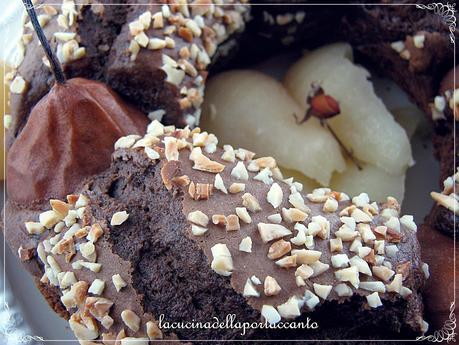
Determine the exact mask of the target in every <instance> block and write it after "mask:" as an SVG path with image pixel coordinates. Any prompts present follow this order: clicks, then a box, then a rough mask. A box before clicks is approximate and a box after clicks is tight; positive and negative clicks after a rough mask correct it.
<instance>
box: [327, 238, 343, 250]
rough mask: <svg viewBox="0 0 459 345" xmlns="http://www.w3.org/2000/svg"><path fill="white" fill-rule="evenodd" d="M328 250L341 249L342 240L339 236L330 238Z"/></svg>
mask: <svg viewBox="0 0 459 345" xmlns="http://www.w3.org/2000/svg"><path fill="white" fill-rule="evenodd" d="M330 251H331V252H332V253H333V252H341V251H343V241H342V240H341V238H332V239H330Z"/></svg>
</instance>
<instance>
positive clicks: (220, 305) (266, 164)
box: [5, 122, 426, 340]
mask: <svg viewBox="0 0 459 345" xmlns="http://www.w3.org/2000/svg"><path fill="white" fill-rule="evenodd" d="M164 130H165V129H164V127H162V125H160V124H159V123H158V122H154V123H153V125H150V127H149V134H147V135H146V136H145V137H144V138H143V139H140V140H138V141H137V142H136V144H134V143H132V142H130V141H128V140H126V138H127V137H123V138H121V139H120V140H119V141H118V143H117V145H118V147H119V149H118V150H117V151H115V153H114V156H113V162H112V165H111V167H110V168H109V169H108V170H107V171H105V172H104V173H102V174H100V175H98V176H95V177H94V178H91V179H89V180H87V181H86V182H85V183H84V185H83V186H82V187H81V188H80V189H79V190H78V191H77V192H78V193H80V192H81V193H82V194H81V195H80V196H78V195H74V196H69V197H68V201H67V203H64V202H63V203H59V202H56V201H52V205H53V208H54V210H52V211H45V212H42V213H40V212H41V211H44V210H45V209H49V206H46V205H44V204H42V205H37V206H36V208H35V210H30V209H20V208H18V206H17V205H15V204H14V203H13V202H11V201H10V202H9V203H8V205H7V209H6V221H7V223H6V229H5V230H6V234H7V239H8V241H9V244H10V246H11V247H12V248H13V249H14V250H15V251H16V250H18V249H20V248H21V250H20V253H21V252H22V253H23V255H22V259H23V260H24V261H25V264H26V266H27V267H28V268H29V269H30V270H32V274H34V275H35V276H40V275H41V274H42V273H43V270H44V275H43V277H42V278H41V281H42V283H44V284H49V285H51V286H53V285H54V286H60V289H61V291H62V292H61V293H62V294H63V296H62V297H61V301H62V302H61V303H64V305H66V307H67V310H68V312H69V313H70V314H71V315H72V316H71V318H70V324H71V327H72V329H73V330H74V332H75V333H76V335H77V337H79V338H80V339H81V338H82V337H83V336H90V337H92V339H96V338H97V337H99V336H100V337H104V336H105V337H106V338H107V337H113V336H116V335H118V334H119V332H121V336H122V334H123V332H125V333H126V335H127V336H128V337H145V336H146V335H148V336H150V338H152V339H153V338H154V337H157V336H159V335H158V334H161V336H164V337H172V338H175V337H178V338H179V339H195V340H199V339H273V338H277V339H322V338H324V337H325V338H330V339H333V338H334V339H336V338H337V337H339V339H345V338H346V337H348V338H353V337H358V338H361V339H365V338H374V339H383V338H385V339H397V338H400V337H402V338H413V337H414V336H415V335H416V334H420V333H422V332H423V331H424V330H425V327H426V326H425V324H424V322H423V321H422V312H423V305H422V300H421V297H420V289H421V287H422V285H423V284H424V280H425V276H424V272H423V270H422V262H421V259H420V255H419V244H418V242H417V240H416V234H415V231H416V226H415V224H414V223H413V221H412V219H411V218H410V217H407V216H404V217H401V218H399V216H398V213H399V205H398V204H397V203H396V201H395V200H393V199H388V202H387V203H386V204H383V205H376V204H374V203H373V204H371V203H370V202H369V200H368V199H367V196H366V195H360V196H359V197H357V198H354V199H353V200H352V201H351V200H349V199H348V198H347V196H346V195H345V194H343V193H338V192H332V191H330V190H327V189H319V190H316V191H315V192H313V193H311V194H308V195H302V194H301V193H300V192H299V191H298V190H301V185H300V184H298V183H295V182H294V181H293V180H290V179H287V180H284V181H282V179H281V177H280V175H279V172H278V169H277V166H276V164H275V161H274V159H272V158H271V157H260V158H259V159H256V158H254V157H253V154H252V153H250V152H249V151H246V150H242V149H238V150H233V149H230V148H229V147H227V146H226V147H225V150H224V151H223V150H221V149H217V148H216V147H215V145H216V144H217V142H216V138H215V137H214V136H212V135H209V134H207V133H206V132H203V133H199V130H195V131H194V132H193V133H192V134H190V131H189V130H187V129H185V130H174V129H171V128H166V132H167V133H168V134H166V135H165V136H164V137H162V134H163V133H164ZM156 135H161V137H160V138H161V139H158V138H157V137H156ZM188 137H189V139H188ZM160 140H161V141H160ZM163 142H164V143H165V144H164V143H163ZM123 143H124V144H123ZM133 146H134V147H133ZM208 151H209V152H210V153H209V152H208ZM202 152H205V153H202ZM190 155H191V156H190ZM190 157H191V159H192V160H191V159H190ZM236 157H239V158H236ZM247 168H248V169H249V170H251V171H250V172H248V171H247ZM218 171H219V174H218V175H216V174H217V172H218ZM244 171H245V172H244ZM246 174H247V175H246ZM273 175H274V176H273ZM216 176H219V177H221V180H220V178H219V177H216ZM222 183H223V184H222ZM231 183H235V184H234V185H231ZM242 184H244V190H241V189H242V188H243V187H242ZM230 185H231V187H230ZM222 186H226V187H225V188H223V187H222ZM273 186H275V187H273ZM274 190H277V192H273V191H274ZM225 191H226V193H225ZM280 191H282V192H281V193H282V195H283V197H282V198H280V199H279V194H275V195H277V196H276V197H275V198H274V199H273V196H272V195H273V193H280ZM268 195H270V196H269V197H268ZM272 203H274V205H275V207H274V206H273V205H272ZM257 205H258V206H257ZM356 205H359V206H356ZM297 207H299V208H297ZM301 209H302V211H301ZM56 210H58V211H56ZM65 210H66V211H67V215H66V216H65V217H63V214H62V213H61V214H59V212H64V213H65ZM356 210H357V211H356ZM364 210H365V211H364ZM197 211H199V212H197ZM201 212H202V214H201ZM39 213H40V216H39ZM273 214H276V216H273V217H270V219H271V221H270V220H268V218H267V217H269V216H270V215H273ZM346 214H348V215H349V216H345V215H346ZM203 215H204V217H203ZM206 217H207V224H205V219H206ZM292 217H293V218H292ZM342 217H344V218H342ZM37 219H39V220H40V222H41V223H40V222H38V223H37V222H36V220H37ZM210 219H212V220H210ZM249 219H250V222H249ZM293 219H295V220H293ZM352 219H354V221H352ZM343 220H344V222H345V223H343ZM355 220H357V225H356V224H355ZM25 222H31V223H27V224H26V225H24V223H25ZM203 222H204V223H203ZM196 223H199V224H196ZM43 224H44V225H45V226H46V227H49V228H50V230H46V229H45V226H44V225H43ZM58 224H59V225H58ZM260 224H262V225H260ZM263 224H264V225H263ZM295 224H296V225H295ZM327 224H328V225H329V227H328V225H327ZM346 224H349V225H346ZM382 224H386V225H382ZM354 226H355V230H352V227H354ZM349 227H351V228H349ZM293 228H295V230H293ZM13 229H19V230H16V231H14V230H13ZM51 229H53V230H54V231H52V230H51ZM267 229H268V230H267ZM273 229H274V231H272V230H273ZM338 230H339V231H338ZM279 231H281V233H279ZM285 231H288V233H287V232H285ZM302 232H304V233H303V234H304V235H306V234H308V235H307V236H310V237H305V238H303V239H302V236H301V234H300V233H302ZM294 235H296V236H294ZM247 237H250V238H251V245H250V246H249V247H247V246H246V244H247V242H245V245H243V244H241V241H242V239H244V238H247ZM332 238H333V239H334V240H333V241H330V239H332ZM356 239H357V240H356ZM307 240H308V241H309V242H308V244H306V242H305V241H307ZM311 240H312V242H311ZM242 242H244V241H242ZM273 243H277V244H275V245H274V246H273ZM223 245H224V246H225V247H226V248H227V249H228V250H229V253H230V259H231V264H229V262H228V257H225V256H223V258H222V257H219V255H218V251H216V249H215V248H216V246H217V247H221V246H223ZM279 245H281V247H279ZM284 246H288V247H289V248H288V250H287V251H284V249H282V251H280V252H279V251H278V250H279V248H285V247H284ZM351 247H352V251H351V250H350V249H351ZM359 247H360V248H361V249H360V250H359ZM365 247H366V248H367V249H365ZM270 248H271V249H270ZM332 248H334V249H333V252H332V251H331V250H332ZM362 248H364V249H362ZM292 249H293V250H295V249H296V250H300V252H291V250H292ZM242 250H245V251H242ZM290 252H291V253H290ZM26 253H27V255H25V254H26ZM289 253H290V254H289ZM267 254H268V255H270V257H271V259H270V258H268V256H267ZM311 255H312V256H311ZM336 255H338V256H336ZM359 255H360V256H361V257H360V256H359ZM332 256H333V258H332ZM346 258H347V259H346ZM348 259H351V261H350V263H349V261H348ZM296 260H298V262H296ZM319 261H320V262H322V264H319V263H318V262H319ZM305 262H308V263H309V264H305ZM43 263H44V265H43ZM298 267H301V269H302V270H300V271H298ZM357 267H358V268H357ZM370 267H371V269H370ZM375 267H376V268H375ZM343 269H344V271H343ZM303 270H304V271H303ZM346 270H347V271H346ZM358 270H362V271H363V272H366V274H363V273H359V271H358ZM295 272H296V275H295ZM337 272H341V273H337ZM345 272H351V273H352V274H351V275H350V276H349V277H350V278H349V277H348V278H345V277H344V276H346V277H347V273H345ZM118 274H119V275H120V277H121V279H122V280H121V282H122V283H120V281H118V278H116V276H117V275H118ZM311 274H312V276H311ZM340 274H344V276H341V278H340ZM370 275H371V276H370ZM113 276H115V278H113ZM268 276H270V277H271V278H268V279H266V278H267V277H268ZM298 276H300V277H301V276H304V277H305V278H304V279H303V278H301V279H299V278H298ZM306 277H307V278H306ZM97 279H99V280H100V281H96V283H94V281H95V280H97ZM347 279H350V282H349V281H348V280H347ZM356 279H357V280H356ZM112 280H113V282H112ZM340 280H341V281H340ZM343 280H344V281H343ZM115 281H116V284H115V283H114V282H115ZM259 281H260V283H261V284H260V285H258V283H259ZM263 281H264V282H265V283H264V284H263V283H262V282H263ZM274 281H275V282H276V283H274ZM101 282H104V284H103V286H104V288H103V289H102V292H100V290H99V288H100V284H101ZM346 282H347V283H346ZM70 283H71V284H70ZM120 284H121V285H120ZM272 284H274V285H272ZM93 285H96V286H94V287H93ZM263 285H264V286H263ZM337 285H340V286H341V288H338V290H336V286H337ZM89 286H91V288H89V290H90V292H89V293H88V291H87V290H88V287H89ZM117 286H118V287H120V286H121V288H120V289H119V291H118V290H117ZM278 286H279V287H280V289H279V288H278ZM70 287H71V288H70ZM96 287H98V288H96ZM69 288H70V289H69ZM91 291H92V292H91ZM308 291H309V292H308ZM377 291H380V294H379V296H378V292H377ZM383 291H384V292H383ZM390 291H392V292H390ZM317 294H318V295H319V296H322V297H321V299H320V300H319V298H318V296H317ZM370 295H372V296H373V297H369V296H370ZM401 295H403V296H404V297H402V296H401ZM374 297H377V298H376V300H374V299H373V298H374ZM100 298H102V302H103V303H102V302H101V301H99V302H100V303H102V304H104V303H105V305H109V307H108V310H109V313H106V312H107V309H103V311H104V313H102V314H100V313H98V312H97V311H94V310H93V309H92V308H93V305H94V301H95V300H98V299H100ZM107 300H108V302H107ZM55 301H56V298H54V299H53V300H52V303H54V307H55V309H59V310H61V311H62V310H63V309H64V308H63V306H62V304H60V303H55ZM111 303H113V305H112V304H111ZM380 303H382V305H381V304H380ZM273 307H277V310H278V311H276V308H273ZM267 309H268V310H269V312H266V310H267ZM273 310H274V311H273ZM127 311H129V312H127ZM131 312H133V313H134V314H135V315H137V317H138V318H137V317H133V316H132V315H131ZM105 313H106V314H105ZM231 314H235V315H236V318H237V320H239V321H241V322H260V321H262V320H265V319H266V320H268V321H269V322H270V323H276V322H278V321H280V319H281V317H282V319H283V321H286V320H291V319H294V318H297V317H299V318H298V319H297V320H296V321H302V320H303V321H307V318H308V317H309V318H310V320H311V321H310V322H317V323H318V324H319V329H307V330H302V331H299V330H282V331H278V330H264V329H254V330H249V331H247V333H246V334H244V335H241V334H240V333H241V330H239V329H223V330H222V329H218V330H215V329H203V330H201V329H200V330H196V329H194V330H188V329H181V328H177V329H174V330H173V331H172V330H166V329H163V330H162V332H161V331H159V332H158V331H157V329H156V327H155V330H156V331H155V332H153V333H152V327H153V326H152V325H153V324H154V325H157V324H158V319H160V320H163V321H165V320H167V321H169V322H179V321H184V320H185V321H192V320H195V321H203V322H206V321H209V319H211V318H213V317H217V318H218V319H219V320H224V319H225V318H226V315H231ZM107 315H108V316H109V317H107ZM127 315H128V316H129V317H128V316H127ZM273 315H274V319H272V317H273ZM277 318H279V319H277ZM130 319H134V320H137V321H136V322H139V323H140V325H141V326H142V327H140V328H137V327H133V328H130V327H129V325H131V326H132V323H131V322H130V321H129V320H130ZM88 320H89V321H88ZM95 320H98V321H97V322H96V321H95ZM126 320H127V321H126ZM338 321H339V322H338ZM99 322H100V323H101V324H102V325H104V326H94V325H98V324H99ZM136 322H135V324H137V323H136ZM148 322H152V323H149V324H148V325H149V327H148V329H149V330H150V331H148V332H147V330H146V328H145V327H147V326H146V325H147V323H148ZM337 323H339V325H340V327H338V329H337V328H336V324H337ZM81 325H83V326H81ZM80 326H81V327H80ZM105 326H107V327H108V329H104V327H105ZM126 326H127V327H126ZM107 327H106V328H107ZM383 330H384V331H383ZM103 334H105V335H103ZM152 334H154V335H152ZM107 339H108V338H107Z"/></svg>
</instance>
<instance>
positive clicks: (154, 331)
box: [146, 321, 163, 340]
mask: <svg viewBox="0 0 459 345" xmlns="http://www.w3.org/2000/svg"><path fill="white" fill-rule="evenodd" d="M146 328H147V335H148V338H150V340H157V339H163V332H161V330H160V329H159V327H158V324H157V323H156V322H153V321H148V322H147V323H146Z"/></svg>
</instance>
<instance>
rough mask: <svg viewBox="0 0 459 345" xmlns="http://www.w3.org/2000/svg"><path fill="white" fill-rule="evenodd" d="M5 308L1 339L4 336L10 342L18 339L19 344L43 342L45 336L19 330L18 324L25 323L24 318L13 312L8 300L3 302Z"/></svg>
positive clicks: (36, 344)
mask: <svg viewBox="0 0 459 345" xmlns="http://www.w3.org/2000/svg"><path fill="white" fill-rule="evenodd" d="M3 309H4V313H5V314H6V317H2V319H3V321H2V322H1V324H0V339H2V338H4V339H6V340H7V342H8V343H9V341H16V343H18V344H26V345H38V344H43V342H44V341H45V340H44V338H43V337H40V336H38V335H28V334H21V332H18V326H20V325H21V324H22V323H23V319H22V318H21V317H18V315H15V314H14V313H12V312H11V310H10V307H9V305H8V303H7V302H6V301H4V302H3Z"/></svg>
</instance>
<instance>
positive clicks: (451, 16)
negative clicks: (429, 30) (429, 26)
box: [416, 2, 457, 44]
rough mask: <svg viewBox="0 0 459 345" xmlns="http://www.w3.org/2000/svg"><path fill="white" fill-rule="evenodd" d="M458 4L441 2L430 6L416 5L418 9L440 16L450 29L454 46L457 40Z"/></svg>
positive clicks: (450, 36)
mask: <svg viewBox="0 0 459 345" xmlns="http://www.w3.org/2000/svg"><path fill="white" fill-rule="evenodd" d="M455 6H456V4H450V3H446V4H442V3H441V2H433V3H430V4H428V5H424V4H416V8H420V9H424V10H428V11H433V13H435V14H436V15H439V16H440V17H441V18H442V20H443V22H444V23H445V24H446V25H448V28H449V39H450V40H451V43H452V44H454V43H455V41H456V38H455V36H454V32H455V31H456V21H457V20H456V9H455Z"/></svg>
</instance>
